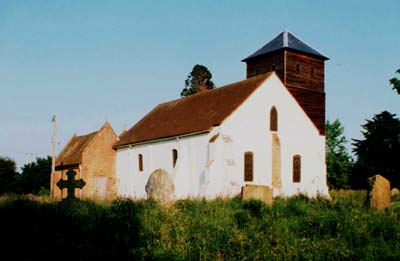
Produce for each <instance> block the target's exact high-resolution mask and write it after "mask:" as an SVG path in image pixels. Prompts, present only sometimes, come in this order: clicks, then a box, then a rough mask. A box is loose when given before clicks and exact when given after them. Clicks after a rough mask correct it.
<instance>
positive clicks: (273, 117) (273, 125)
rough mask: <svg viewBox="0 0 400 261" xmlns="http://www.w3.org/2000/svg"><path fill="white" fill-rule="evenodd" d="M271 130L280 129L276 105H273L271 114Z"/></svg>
mask: <svg viewBox="0 0 400 261" xmlns="http://www.w3.org/2000/svg"><path fill="white" fill-rule="evenodd" d="M269 130H270V131H278V112H277V111H276V108H275V107H274V106H272V108H271V111H270V114H269Z"/></svg>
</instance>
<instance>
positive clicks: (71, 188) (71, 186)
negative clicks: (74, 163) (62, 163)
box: [57, 169, 86, 199]
mask: <svg viewBox="0 0 400 261" xmlns="http://www.w3.org/2000/svg"><path fill="white" fill-rule="evenodd" d="M75 175H76V172H75V171H73V170H72V169H70V170H68V171H67V177H68V179H67V180H63V179H60V180H59V181H58V182H57V187H59V188H60V189H61V190H63V189H65V188H66V189H67V197H66V198H65V199H77V197H75V188H79V189H82V188H83V186H85V184H86V182H85V181H83V179H78V180H75Z"/></svg>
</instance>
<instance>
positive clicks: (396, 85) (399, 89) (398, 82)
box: [389, 69, 400, 95]
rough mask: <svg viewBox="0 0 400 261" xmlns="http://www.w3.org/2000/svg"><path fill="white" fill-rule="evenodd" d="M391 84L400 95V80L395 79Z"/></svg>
mask: <svg viewBox="0 0 400 261" xmlns="http://www.w3.org/2000/svg"><path fill="white" fill-rule="evenodd" d="M396 73H400V69H398V70H397V71H396ZM389 82H390V84H391V85H392V89H393V90H395V91H397V93H398V94H399V95H400V80H399V79H397V78H396V77H393V78H392V79H390V80H389Z"/></svg>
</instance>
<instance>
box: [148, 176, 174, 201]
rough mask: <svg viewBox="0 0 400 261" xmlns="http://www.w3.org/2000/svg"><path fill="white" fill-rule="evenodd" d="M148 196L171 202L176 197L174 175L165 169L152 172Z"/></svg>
mask: <svg viewBox="0 0 400 261" xmlns="http://www.w3.org/2000/svg"><path fill="white" fill-rule="evenodd" d="M146 192H147V197H148V198H151V199H154V200H157V201H160V202H161V203H169V202H171V201H173V200H174V199H175V185H174V180H173V179H172V177H171V176H170V175H169V174H168V173H167V172H166V171H165V170H163V169H157V170H155V171H153V173H151V175H150V177H149V180H148V181H147V184H146Z"/></svg>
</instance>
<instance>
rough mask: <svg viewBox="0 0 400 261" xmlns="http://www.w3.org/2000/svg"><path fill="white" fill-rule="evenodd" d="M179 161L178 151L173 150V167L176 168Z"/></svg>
mask: <svg viewBox="0 0 400 261" xmlns="http://www.w3.org/2000/svg"><path fill="white" fill-rule="evenodd" d="M177 160H178V151H177V150H176V149H173V150H172V167H173V168H175V165H176V161H177Z"/></svg>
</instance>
